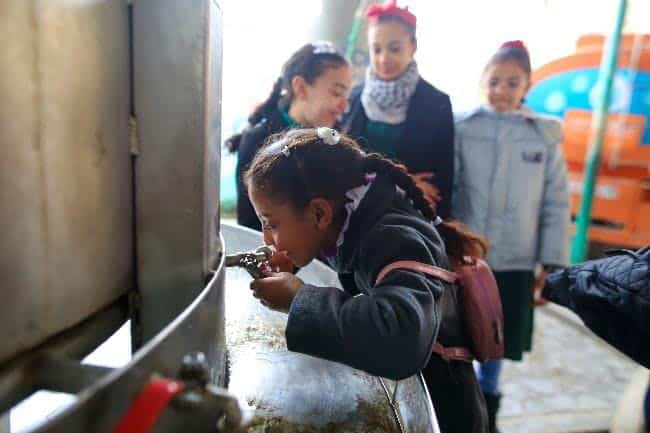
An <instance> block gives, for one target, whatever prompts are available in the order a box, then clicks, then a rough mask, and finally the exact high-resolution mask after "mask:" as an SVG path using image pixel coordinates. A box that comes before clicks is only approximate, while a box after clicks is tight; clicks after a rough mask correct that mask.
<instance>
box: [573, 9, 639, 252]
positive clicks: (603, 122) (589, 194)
mask: <svg viewBox="0 0 650 433" xmlns="http://www.w3.org/2000/svg"><path fill="white" fill-rule="evenodd" d="M626 10H627V0H620V1H619V4H618V12H617V14H616V24H615V27H614V31H613V32H612V34H611V36H610V37H609V38H607V43H606V46H605V51H604V52H603V58H602V60H601V64H600V72H599V74H598V84H597V86H600V88H601V89H602V94H601V95H600V98H599V99H598V101H597V103H596V106H595V107H594V119H593V123H592V125H594V126H593V129H592V131H593V134H592V139H591V145H590V147H589V154H588V157H587V164H586V166H585V174H584V179H585V180H584V189H583V191H582V202H581V203H580V213H579V214H578V218H577V222H576V234H575V236H574V237H573V243H572V245H571V262H572V263H578V262H582V261H584V260H585V259H586V257H587V247H588V243H589V239H588V236H587V232H588V230H589V222H590V221H591V204H592V201H593V196H594V187H595V183H596V177H597V175H598V169H599V168H600V154H601V151H602V148H603V141H604V139H605V131H606V128H607V114H608V109H609V103H610V100H611V94H612V82H613V81H614V74H615V73H616V64H617V61H618V48H619V45H620V42H621V33H622V31H623V22H624V20H625V12H626Z"/></svg>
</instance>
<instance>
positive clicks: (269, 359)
mask: <svg viewBox="0 0 650 433" xmlns="http://www.w3.org/2000/svg"><path fill="white" fill-rule="evenodd" d="M221 230H222V234H223V236H224V239H225V242H226V251H227V252H231V251H241V250H252V249H254V248H255V247H257V246H258V245H260V244H261V243H262V238H261V235H260V233H258V232H254V231H252V230H248V229H245V228H243V227H238V226H231V225H228V224H222V227H221ZM298 275H299V276H300V277H301V278H303V279H304V280H305V281H309V282H310V283H313V284H317V285H319V284H320V285H336V286H338V279H337V276H336V274H335V273H334V272H333V271H332V270H331V269H329V268H327V267H326V266H325V265H323V264H321V263H318V262H314V263H312V264H310V265H309V266H306V267H304V268H302V269H301V270H300V272H299V274H298ZM250 280H251V277H250V276H249V275H248V274H247V273H246V272H245V271H244V270H243V269H240V268H228V270H227V280H226V330H227V333H226V341H227V345H228V354H229V371H230V374H229V385H228V389H229V391H230V392H232V393H233V394H235V395H236V396H238V397H239V398H240V399H244V400H245V401H246V402H247V403H248V404H249V405H250V406H251V407H252V408H254V409H255V411H256V412H255V413H256V416H255V418H254V420H253V422H252V424H251V426H250V427H249V428H248V429H247V430H246V431H247V432H248V433H258V432H260V433H261V432H265V433H275V432H286V433H290V432H309V433H311V432H337V433H345V432H361V431H362V432H395V433H399V432H400V431H401V430H400V427H399V425H398V423H397V421H396V419H397V417H399V420H400V422H401V423H402V425H403V431H405V432H409V433H419V432H438V427H437V423H436V420H435V415H434V413H433V408H432V407H431V403H430V399H429V397H428V394H427V392H426V389H425V387H424V384H423V381H422V378H421V377H420V376H419V375H418V376H413V377H411V378H409V379H406V380H402V381H399V382H396V381H391V380H387V379H383V383H384V385H385V386H386V392H384V389H383V386H382V382H381V381H380V380H379V378H377V377H374V376H371V375H368V374H366V373H364V372H362V371H359V370H356V369H353V368H351V367H347V366H345V365H342V364H337V363H334V362H330V361H326V360H323V359H319V358H315V357H311V356H307V355H302V354H299V353H294V352H289V351H288V350H287V348H286V341H285V336H284V330H285V327H286V320H287V316H286V314H282V313H277V312H274V311H271V310H269V309H267V308H265V307H263V306H262V305H261V304H260V303H259V302H258V301H257V300H256V299H255V298H253V296H252V295H251V293H250V290H249V287H248V285H249V282H250ZM393 408H394V409H395V410H396V411H397V413H395V412H394V411H393ZM396 416H397V417H396Z"/></svg>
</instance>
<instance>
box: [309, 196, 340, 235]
mask: <svg viewBox="0 0 650 433" xmlns="http://www.w3.org/2000/svg"><path fill="white" fill-rule="evenodd" d="M309 212H310V214H311V215H310V216H311V218H312V221H313V222H314V225H315V226H316V228H317V229H319V230H326V229H328V228H329V226H330V225H331V224H332V221H333V219H334V208H333V207H332V204H331V203H330V202H329V201H328V200H326V199H324V198H314V199H312V200H311V201H310V202H309Z"/></svg>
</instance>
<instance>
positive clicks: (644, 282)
mask: <svg viewBox="0 0 650 433" xmlns="http://www.w3.org/2000/svg"><path fill="white" fill-rule="evenodd" d="M610 254H612V255H610V257H606V258H604V259H599V260H591V261H587V262H584V263H580V264H577V265H574V266H571V267H569V268H567V269H565V270H563V271H562V272H558V273H555V274H552V275H550V276H549V277H548V278H547V280H546V286H545V287H544V292H543V296H544V297H545V298H546V299H548V300H550V301H553V302H555V303H557V304H560V305H563V306H565V307H567V308H569V309H570V310H572V311H573V312H575V313H576V314H577V315H578V316H580V318H581V319H582V320H583V321H584V323H585V325H586V326H587V327H588V328H589V329H591V330H592V331H593V332H595V333H596V334H597V335H598V336H599V337H601V338H602V339H604V340H605V341H607V342H608V343H610V344H611V345H613V346H614V347H616V348H617V349H619V350H620V351H621V352H623V353H625V354H627V355H628V356H629V357H631V358H632V359H634V360H635V361H637V362H638V363H640V364H642V365H643V366H645V367H648V368H650V246H648V247H645V248H642V249H640V250H638V251H630V250H620V251H614V252H612V253H610Z"/></svg>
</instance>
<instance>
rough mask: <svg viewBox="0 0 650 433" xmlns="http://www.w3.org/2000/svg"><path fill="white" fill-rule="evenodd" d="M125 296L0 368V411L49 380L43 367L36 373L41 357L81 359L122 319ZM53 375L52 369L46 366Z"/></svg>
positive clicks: (55, 372)
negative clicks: (42, 369)
mask: <svg viewBox="0 0 650 433" xmlns="http://www.w3.org/2000/svg"><path fill="white" fill-rule="evenodd" d="M127 298H128V297H127V296H126V295H125V296H122V297H121V298H120V299H118V300H117V301H116V302H115V303H113V304H112V305H110V306H109V307H107V308H105V309H104V310H102V311H100V312H98V313H97V314H95V315H94V316H92V317H90V318H88V319H86V320H85V321H83V322H81V323H80V324H79V325H77V326H75V327H74V328H72V329H70V330H67V331H64V332H62V333H61V334H60V335H58V336H56V337H54V338H53V339H51V340H50V341H49V342H48V343H45V344H44V345H42V346H41V347H39V348H36V349H33V350H31V351H30V352H28V353H26V354H25V355H22V356H19V357H18V358H16V359H14V360H13V361H11V362H9V363H8V364H5V365H3V366H2V368H1V369H0V413H2V412H4V411H6V410H7V409H10V408H11V407H12V406H13V405H15V404H16V403H17V402H19V401H21V400H23V399H24V398H26V397H28V396H29V395H30V394H31V393H33V392H34V391H36V390H37V389H38V388H39V384H40V383H41V382H43V383H47V382H48V381H49V380H48V379H46V376H45V374H44V372H43V371H41V372H40V373H37V371H38V366H39V365H43V364H42V363H41V362H42V360H44V359H52V358H53V357H54V358H57V357H58V358H63V359H82V358H83V357H85V356H86V355H88V354H89V353H90V352H92V351H93V350H94V349H95V348H96V347H97V346H98V345H99V344H100V343H101V342H102V341H105V340H106V339H107V338H108V337H110V336H111V335H112V334H113V333H114V332H115V331H117V330H118V329H119V327H120V326H122V324H123V323H124V322H125V321H126V319H127V314H128V299H127ZM47 371H49V372H50V373H52V374H53V375H56V374H57V371H56V370H52V369H47Z"/></svg>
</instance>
